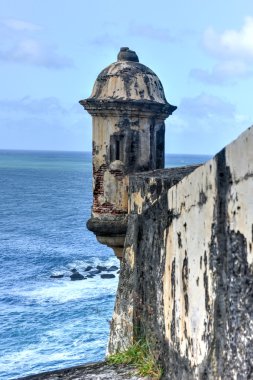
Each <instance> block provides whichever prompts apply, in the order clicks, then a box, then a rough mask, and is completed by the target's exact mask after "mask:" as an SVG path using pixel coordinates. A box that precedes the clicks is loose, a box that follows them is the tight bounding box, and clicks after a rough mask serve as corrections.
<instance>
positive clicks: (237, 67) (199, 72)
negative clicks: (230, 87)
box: [190, 60, 253, 85]
mask: <svg viewBox="0 0 253 380" xmlns="http://www.w3.org/2000/svg"><path fill="white" fill-rule="evenodd" d="M252 74H253V70H252V68H251V66H250V65H248V64H246V63H245V62H243V61H238V60H235V61H222V62H219V63H218V64H216V65H214V67H213V68H212V69H211V70H210V71H209V70H205V69H192V70H191V71H190V76H191V77H192V78H195V79H197V80H199V81H201V82H205V83H208V84H217V85H221V84H233V83H235V79H239V78H246V77H249V76H251V75H252Z"/></svg>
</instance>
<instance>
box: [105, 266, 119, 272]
mask: <svg viewBox="0 0 253 380" xmlns="http://www.w3.org/2000/svg"><path fill="white" fill-rule="evenodd" d="M118 269H119V268H118V267H116V265H112V266H111V267H110V268H108V269H107V272H114V271H116V270H118Z"/></svg>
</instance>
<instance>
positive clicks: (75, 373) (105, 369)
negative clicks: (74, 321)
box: [16, 362, 150, 380]
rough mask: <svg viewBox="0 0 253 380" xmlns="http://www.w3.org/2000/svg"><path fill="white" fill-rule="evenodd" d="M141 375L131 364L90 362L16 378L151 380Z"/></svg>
mask: <svg viewBox="0 0 253 380" xmlns="http://www.w3.org/2000/svg"><path fill="white" fill-rule="evenodd" d="M149 379H150V378H148V377H140V376H139V375H137V373H136V369H135V368H134V367H133V366H130V365H109V364H108V363H107V362H98V363H90V364H86V365H80V366H76V367H70V368H66V369H61V370H57V371H52V372H44V373H40V374H37V375H30V376H26V377H20V378H18V379H16V380H149Z"/></svg>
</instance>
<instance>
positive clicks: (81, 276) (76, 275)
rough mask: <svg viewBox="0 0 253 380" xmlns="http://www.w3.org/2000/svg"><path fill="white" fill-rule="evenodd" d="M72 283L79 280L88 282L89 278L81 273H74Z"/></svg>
mask: <svg viewBox="0 0 253 380" xmlns="http://www.w3.org/2000/svg"><path fill="white" fill-rule="evenodd" d="M70 278H71V281H78V280H86V278H87V277H84V276H83V275H82V274H81V273H79V272H77V271H76V272H74V273H73V274H72V275H71V276H70Z"/></svg>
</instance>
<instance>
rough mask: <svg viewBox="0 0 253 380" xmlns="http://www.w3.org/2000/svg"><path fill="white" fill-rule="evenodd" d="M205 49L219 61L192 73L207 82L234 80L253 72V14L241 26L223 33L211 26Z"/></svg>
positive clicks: (205, 37)
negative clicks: (209, 67) (210, 67)
mask: <svg viewBox="0 0 253 380" xmlns="http://www.w3.org/2000/svg"><path fill="white" fill-rule="evenodd" d="M203 46H204V49H205V50H206V51H207V52H208V53H209V54H210V55H211V56H213V57H214V58H216V59H217V60H218V62H217V63H216V64H215V65H214V66H213V68H212V69H211V70H206V69H203V68H194V69H192V70H191V71H190V76H191V77H193V78H195V79H197V80H199V81H201V82H204V83H208V84H216V85H224V84H233V83H235V82H236V81H237V80H238V79H243V78H247V77H249V76H252V75H253V69H252V64H253V17H246V18H245V20H244V24H243V26H242V27H241V29H239V30H235V29H228V30H225V31H223V32H222V33H218V32H216V31H215V30H214V29H213V28H208V29H207V30H206V31H205V32H204V35H203Z"/></svg>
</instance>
